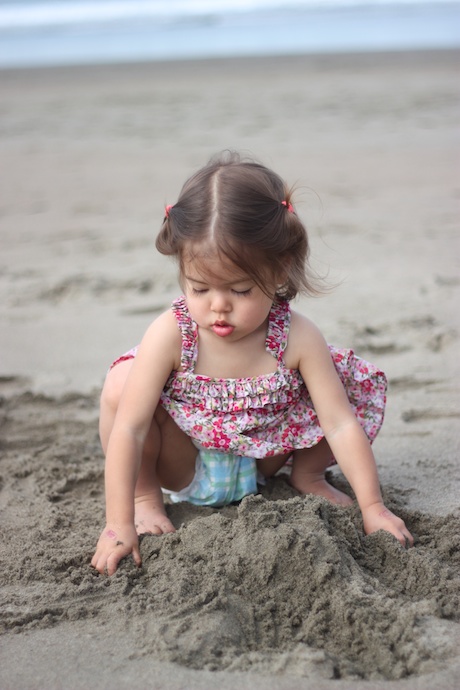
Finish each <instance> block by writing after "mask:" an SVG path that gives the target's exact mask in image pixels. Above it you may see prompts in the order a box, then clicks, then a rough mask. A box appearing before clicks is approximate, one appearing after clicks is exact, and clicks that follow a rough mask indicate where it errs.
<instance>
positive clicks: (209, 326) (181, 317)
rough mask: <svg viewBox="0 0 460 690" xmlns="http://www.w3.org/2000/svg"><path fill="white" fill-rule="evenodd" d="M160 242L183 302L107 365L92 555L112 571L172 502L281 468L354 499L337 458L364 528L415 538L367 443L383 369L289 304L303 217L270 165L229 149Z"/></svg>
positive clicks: (163, 526)
mask: <svg viewBox="0 0 460 690" xmlns="http://www.w3.org/2000/svg"><path fill="white" fill-rule="evenodd" d="M156 245H157V249H158V250H159V251H160V252H161V253H162V254H166V255H168V256H174V257H177V259H178V262H179V268H180V283H181V287H182V290H183V293H184V294H183V296H182V297H180V298H179V299H177V300H175V301H174V302H173V304H172V308H171V309H169V310H168V311H166V312H165V313H163V314H161V316H159V317H158V318H157V319H155V321H154V322H153V323H152V324H151V325H150V327H149V328H148V330H147V332H146V334H145V336H144V338H143V339H142V342H141V344H140V345H139V347H138V348H134V349H133V350H131V351H130V352H128V353H126V354H125V355H123V356H122V357H120V358H119V359H118V360H117V361H116V362H114V364H113V365H112V367H111V369H110V371H109V373H108V375H107V379H106V382H105V385H104V389H103V392H102V397H101V414H100V434H101V440H102V446H103V449H104V452H105V454H106V468H105V484H106V514H107V524H106V526H105V528H104V530H103V532H102V534H101V536H100V538H99V541H98V544H97V549H96V553H95V554H94V556H93V559H92V565H93V566H94V567H95V568H96V569H97V570H98V571H99V572H101V573H103V572H107V573H108V574H109V575H111V574H112V573H114V572H115V570H116V568H117V566H118V563H119V561H120V560H121V559H122V558H123V557H125V556H127V555H129V554H132V556H133V558H134V561H135V562H136V563H137V564H138V565H140V563H141V557H140V553H139V546H138V534H142V533H145V532H148V533H152V534H162V533H167V532H173V531H174V527H173V525H172V523H171V522H170V520H169V519H168V517H167V514H166V511H165V507H164V503H163V493H164V492H167V493H169V494H170V498H171V500H172V501H189V502H191V503H195V504H198V505H213V506H222V505H225V504H228V503H231V502H233V501H238V500H240V499H242V498H243V497H244V496H245V495H247V494H251V493H256V492H257V484H258V483H261V482H263V479H264V477H270V476H272V475H274V474H275V473H276V472H278V471H279V470H280V469H281V468H282V467H283V466H285V465H286V463H288V467H289V468H290V478H289V481H290V483H291V484H292V486H293V487H294V488H295V489H297V490H298V491H299V492H300V493H302V494H317V495H320V496H323V497H325V498H326V499H328V500H330V501H332V502H334V503H338V504H341V505H348V504H350V503H352V500H351V498H349V497H348V496H347V495H345V494H344V493H342V492H340V491H338V490H337V489H335V488H334V487H333V486H332V485H330V484H329V483H328V482H327V480H326V478H325V471H326V469H327V467H329V466H330V465H331V464H333V463H334V462H337V463H338V464H339V466H340V468H341V469H342V471H343V473H344V475H345V476H346V477H347V479H348V481H349V483H350V485H351V487H352V489H353V491H354V494H355V496H356V499H357V501H358V504H359V506H360V509H361V512H362V516H363V523H364V529H365V532H366V533H367V534H369V533H371V532H374V531H376V530H379V529H384V530H387V531H388V532H391V533H392V534H393V535H394V536H395V537H396V538H397V539H398V540H399V541H400V542H401V544H403V545H407V544H412V543H413V539H412V536H411V535H410V533H409V531H408V530H407V528H406V526H405V524H404V522H403V521H402V520H401V519H400V518H398V517H396V516H395V515H394V514H393V513H391V512H390V511H389V510H388V509H387V508H385V506H384V504H383V501H382V496H381V493H380V488H379V481H378V476H377V469H376V464H375V460H374V456H373V453H372V450H371V445H370V441H372V440H373V439H374V438H375V436H376V434H377V433H378V431H379V429H380V426H381V424H382V421H383V414H384V406H385V390H386V379H385V376H384V374H383V373H382V372H381V371H379V370H378V369H377V368H376V367H374V366H373V365H372V364H369V363H368V362H365V361H364V360H362V359H359V358H358V357H356V356H355V355H354V354H353V352H352V351H351V350H338V349H336V348H333V347H329V346H328V345H327V344H326V343H325V341H324V339H323V337H322V335H321V333H320V332H319V331H318V329H317V328H316V326H315V325H314V324H313V323H312V322H311V321H309V320H308V319H307V318H305V317H304V316H302V315H301V314H298V313H297V312H295V311H292V310H291V308H290V301H291V300H292V299H293V298H294V297H295V296H296V295H297V294H298V293H302V292H303V293H310V294H312V293H314V292H315V285H314V281H313V279H312V277H311V274H310V270H309V268H308V264H307V258H308V239H307V233H306V230H305V227H304V226H303V224H302V223H301V221H300V219H299V217H298V216H297V214H296V212H295V210H294V207H293V205H292V199H291V193H290V191H289V189H288V188H287V187H286V186H285V184H284V183H283V181H282V180H281V179H280V177H278V175H276V174H275V173H274V172H272V171H271V170H269V169H267V168H266V167H264V166H262V165H260V164H258V163H256V162H253V161H246V160H242V159H240V158H239V157H238V156H237V155H236V154H226V155H223V156H221V157H219V158H217V159H214V160H211V162H210V163H209V164H208V165H207V166H205V167H204V168H202V169H201V170H199V171H198V172H197V173H196V174H195V175H193V176H192V177H191V178H190V179H189V180H188V181H187V182H186V183H185V185H184V187H183V188H182V191H181V194H180V196H179V199H178V201H177V203H176V204H175V205H174V206H168V207H167V208H166V215H165V218H164V222H163V226H162V228H161V231H160V234H159V236H158V238H157V242H156Z"/></svg>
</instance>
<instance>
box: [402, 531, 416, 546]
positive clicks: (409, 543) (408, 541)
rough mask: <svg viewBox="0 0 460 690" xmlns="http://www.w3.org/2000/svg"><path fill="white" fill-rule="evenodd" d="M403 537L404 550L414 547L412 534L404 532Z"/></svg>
mask: <svg viewBox="0 0 460 690" xmlns="http://www.w3.org/2000/svg"><path fill="white" fill-rule="evenodd" d="M404 537H405V539H406V544H405V546H406V549H408V548H410V547H411V546H413V545H414V537H413V536H412V534H411V533H410V532H409V530H406V531H405V532H404Z"/></svg>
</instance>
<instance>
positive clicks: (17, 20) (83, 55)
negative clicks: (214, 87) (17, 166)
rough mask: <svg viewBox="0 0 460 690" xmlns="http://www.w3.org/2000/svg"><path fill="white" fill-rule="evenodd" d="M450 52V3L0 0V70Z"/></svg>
mask: <svg viewBox="0 0 460 690" xmlns="http://www.w3.org/2000/svg"><path fill="white" fill-rule="evenodd" d="M458 47H460V2H457V1H454V0H450V1H446V0H439V1H438V2H436V1H435V0H425V1H424V0H400V1H399V2H395V1H393V2H391V1H389V0H367V1H366V0H362V1H361V2H359V1H357V0H355V1H353V0H316V1H315V0H292V1H291V2H290V1H289V0H286V1H285V2H281V1H280V0H132V1H131V2H130V1H123V0H95V1H94V2H89V1H87V0H54V1H53V0H50V1H48V2H43V0H17V1H15V2H12V1H11V0H9V1H8V0H7V1H4V0H0V69H2V68H3V69H4V68H16V67H40V66H58V65H72V64H74V65H78V64H92V63H95V64H97V63H117V62H133V61H151V60H177V59H191V58H199V59H201V58H213V57H243V56H262V55H293V54H308V53H333V52H336V53H337V52H360V51H387V50H415V49H422V50H423V49H439V48H458Z"/></svg>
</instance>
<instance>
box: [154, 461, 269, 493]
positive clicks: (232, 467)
mask: <svg viewBox="0 0 460 690" xmlns="http://www.w3.org/2000/svg"><path fill="white" fill-rule="evenodd" d="M258 481H259V483H263V478H262V475H260V474H258V472H257V465H256V460H255V459H254V458H246V457H242V456H239V455H232V454H230V453H220V452H219V451H216V450H210V449H208V448H199V449H198V455H197V456H196V463H195V476H194V478H193V480H192V482H191V483H190V484H189V485H188V486H186V487H185V489H182V490H181V491H178V492H172V491H167V490H165V489H163V492H164V493H165V494H168V496H169V497H170V499H171V501H172V502H173V503H180V502H181V501H188V502H189V503H193V504H194V505H200V506H224V505H228V504H229V503H233V502H234V501H241V499H242V498H244V496H247V495H248V494H256V493H258V488H257V483H258Z"/></svg>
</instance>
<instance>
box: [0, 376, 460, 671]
mask: <svg viewBox="0 0 460 690" xmlns="http://www.w3.org/2000/svg"><path fill="white" fill-rule="evenodd" d="M4 387H5V386H4ZM96 402H97V401H96V398H95V397H92V396H78V395H70V394H69V395H67V396H64V397H62V398H60V399H53V398H50V397H46V396H43V395H34V394H31V393H22V394H20V395H11V396H6V397H4V398H3V404H2V408H1V409H2V417H3V419H2V430H3V432H4V433H3V438H5V439H6V441H5V442H4V444H3V453H2V456H3V457H2V476H3V488H4V491H3V492H2V495H3V497H4V498H3V506H2V507H3V514H4V521H3V525H4V533H3V539H2V541H3V544H2V547H1V553H2V571H3V581H4V584H5V586H4V589H3V595H2V598H3V602H2V610H3V612H4V616H3V627H4V629H6V630H10V631H11V630H14V631H24V630H32V629H37V628H49V627H51V626H59V625H60V624H61V623H62V622H64V621H74V622H76V621H78V620H84V619H87V618H94V619H95V622H96V620H97V621H98V622H99V623H101V624H103V625H104V626H106V627H109V628H110V629H111V630H112V632H113V634H114V635H116V634H117V631H120V632H121V631H126V630H129V632H130V635H131V637H132V638H133V639H134V640H135V641H136V648H137V649H138V654H139V656H142V657H145V656H151V657H152V659H163V660H168V661H173V662H175V663H178V664H180V665H185V666H187V667H191V668H193V669H206V670H209V671H211V670H213V671H215V670H226V671H227V672H232V671H244V672H262V673H272V674H288V675H296V676H305V677H309V678H312V677H318V678H329V679H332V678H349V679H358V678H359V679H400V678H406V677H408V676H411V675H413V674H423V673H428V672H432V671H435V670H436V669H438V668H441V667H442V665H443V664H444V663H445V662H446V660H447V659H449V658H450V657H452V656H453V655H454V654H455V650H456V635H457V642H458V634H457V632H456V631H457V630H458V626H457V625H456V624H455V621H458V617H459V606H458V603H459V595H460V579H459V577H458V573H459V567H458V566H459V561H460V548H459V541H460V537H459V520H458V519H457V518H455V517H453V516H450V517H447V518H441V517H439V518H436V517H432V516H429V517H428V516H424V515H423V514H421V513H416V512H407V511H406V512H404V510H403V509H402V507H401V506H398V505H397V503H398V501H397V500H396V499H395V495H396V494H395V493H394V492H392V491H391V490H387V492H386V493H387V495H386V500H387V502H388V505H390V506H393V507H394V508H395V509H397V510H398V511H399V512H400V513H401V514H402V515H403V517H404V519H405V520H406V522H407V524H408V526H409V529H410V530H411V531H412V533H413V534H415V536H416V546H415V548H413V549H411V550H409V551H406V550H404V549H403V548H402V547H400V545H399V544H398V543H397V542H396V540H394V539H393V538H392V537H391V536H390V535H387V534H385V533H377V534H374V535H371V536H368V537H365V536H364V535H363V533H362V530H361V525H360V517H359V511H358V510H357V509H356V508H355V507H352V508H348V509H344V508H338V507H335V506H332V505H330V504H328V503H327V502H326V501H324V500H322V499H319V498H316V497H307V498H302V497H299V496H295V494H294V493H293V492H292V490H291V489H290V488H289V487H288V486H287V484H286V483H285V481H284V480H283V478H277V479H275V480H273V481H272V482H271V483H269V485H268V486H267V487H266V488H265V489H264V495H259V496H252V497H248V498H246V499H244V500H243V502H242V503H241V504H240V505H239V506H230V507H227V508H225V509H222V510H215V509H212V508H197V507H194V506H191V505H187V504H181V505H176V506H170V507H169V511H170V515H171V517H172V519H173V521H174V523H175V525H176V527H177V528H178V531H177V532H176V533H175V534H171V535H166V536H164V537H161V538H158V537H153V536H145V537H143V539H142V543H141V552H142V556H143V567H142V568H141V569H137V568H136V567H135V566H134V564H133V563H132V562H131V561H125V562H123V564H122V566H121V568H120V570H119V571H118V572H117V573H116V575H115V576H114V577H113V578H111V579H109V578H107V577H103V576H99V575H98V574H96V573H95V572H94V571H93V570H92V569H91V568H90V567H89V560H90V556H91V553H92V550H93V548H94V546H95V543H96V540H97V536H98V531H99V528H100V526H101V524H102V520H103V512H102V504H103V500H102V496H103V478H102V456H101V452H100V450H99V444H98V439H97V419H96V418H97V407H96ZM5 497H8V498H7V499H5ZM18 507H19V508H18ZM19 511H20V514H18V513H19Z"/></svg>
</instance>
